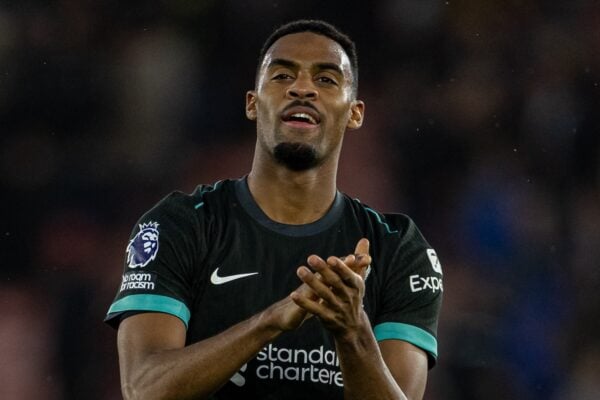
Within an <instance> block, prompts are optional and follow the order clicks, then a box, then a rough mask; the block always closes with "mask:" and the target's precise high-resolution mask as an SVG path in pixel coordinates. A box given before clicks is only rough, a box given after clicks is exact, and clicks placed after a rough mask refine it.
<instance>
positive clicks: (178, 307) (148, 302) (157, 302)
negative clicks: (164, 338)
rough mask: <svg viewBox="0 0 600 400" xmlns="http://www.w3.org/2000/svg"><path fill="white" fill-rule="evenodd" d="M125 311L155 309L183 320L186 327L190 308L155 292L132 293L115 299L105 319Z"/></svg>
mask: <svg viewBox="0 0 600 400" xmlns="http://www.w3.org/2000/svg"><path fill="white" fill-rule="evenodd" d="M126 311H155V312H161V313H166V314H171V315H173V316H175V317H177V318H179V319H180V320H182V321H183V323H184V324H185V327H186V329H187V327H188V322H189V321H190V310H189V308H187V306H186V305H185V304H184V303H182V302H181V301H179V300H176V299H174V298H172V297H168V296H161V295H157V294H134V295H130V296H127V297H123V298H122V299H120V300H117V301H115V302H114V303H113V304H112V305H111V306H110V309H109V310H108V314H107V319H110V318H111V317H112V316H114V315H115V314H118V313H122V312H126Z"/></svg>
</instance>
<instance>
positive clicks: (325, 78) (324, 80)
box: [317, 76, 338, 85]
mask: <svg viewBox="0 0 600 400" xmlns="http://www.w3.org/2000/svg"><path fill="white" fill-rule="evenodd" d="M317 82H320V83H325V84H328V85H337V84H338V83H337V82H336V81H335V80H334V79H332V78H330V77H328V76H319V77H318V78H317Z"/></svg>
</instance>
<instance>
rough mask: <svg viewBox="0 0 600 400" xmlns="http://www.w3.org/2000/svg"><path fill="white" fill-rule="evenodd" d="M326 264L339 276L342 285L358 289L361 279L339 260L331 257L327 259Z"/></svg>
mask: <svg viewBox="0 0 600 400" xmlns="http://www.w3.org/2000/svg"><path fill="white" fill-rule="evenodd" d="M327 264H328V265H329V266H330V267H331V269H332V270H333V271H334V272H335V273H336V274H337V275H338V276H339V278H340V279H341V281H342V282H343V283H344V285H346V286H349V287H352V288H356V289H358V288H360V282H359V281H362V277H361V276H360V274H357V273H356V272H354V271H353V270H352V269H351V268H350V267H348V266H347V265H346V264H345V263H344V262H343V261H342V260H341V259H339V258H338V257H333V256H332V257H329V258H328V259H327Z"/></svg>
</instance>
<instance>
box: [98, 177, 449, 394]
mask: <svg viewBox="0 0 600 400" xmlns="http://www.w3.org/2000/svg"><path fill="white" fill-rule="evenodd" d="M363 237H366V238H368V239H369V241H370V244H371V245H370V253H371V256H372V263H371V265H370V267H369V268H368V269H367V276H366V281H365V294H364V298H363V304H364V309H365V311H366V314H367V315H368V317H369V320H370V322H371V326H372V327H373V331H374V336H375V338H376V339H377V340H378V341H381V340H387V339H397V340H403V341H407V342H409V343H412V344H413V345H415V346H417V347H419V348H421V349H423V350H424V351H425V352H426V353H427V355H428V359H429V366H430V367H432V366H433V365H434V363H435V360H436V358H437V334H436V331H437V321H438V314H439V311H440V307H441V301H442V292H443V285H442V269H441V265H440V262H439V260H438V258H437V255H436V253H435V251H434V250H433V249H432V248H431V247H430V246H429V244H428V243H427V242H426V241H425V239H424V238H423V236H422V235H421V233H420V232H419V230H418V229H417V227H416V226H415V224H414V222H413V221H412V220H411V219H410V218H408V217H407V216H405V215H401V214H382V213H379V212H377V211H375V210H373V209H371V208H370V207H368V206H366V205H364V204H362V203H361V202H360V201H358V200H355V199H352V198H350V197H348V196H347V195H345V194H343V193H341V192H337V194H336V197H335V200H334V202H333V205H332V206H331V207H330V209H329V210H328V212H327V213H326V214H325V215H324V216H323V217H322V218H321V219H319V220H317V221H316V222H313V223H310V224H305V225H286V224H281V223H277V222H275V221H273V220H271V219H269V217H268V216H267V215H266V214H265V213H264V212H263V211H262V210H261V209H260V207H259V206H258V205H257V203H256V202H255V201H254V199H253V197H252V195H251V193H250V190H249V188H248V184H247V181H246V179H245V178H242V179H239V180H227V181H222V182H218V183H217V184H214V185H201V186H199V187H198V188H197V189H196V190H195V191H194V193H192V194H190V195H188V194H183V193H180V192H174V193H172V194H170V195H169V196H167V197H166V198H164V199H163V200H162V201H160V202H159V203H158V204H157V205H156V206H155V207H154V208H152V209H151V210H150V211H148V212H147V213H146V214H145V215H143V217H142V218H141V219H140V220H139V221H138V223H137V225H136V227H135V228H134V230H133V232H132V235H131V238H130V241H129V243H128V246H127V251H126V259H125V265H124V273H123V278H122V282H121V285H120V288H119V290H118V293H117V295H116V298H115V300H114V302H113V303H112V305H111V306H110V309H109V311H108V314H107V317H106V321H107V322H108V323H109V324H111V325H113V326H115V327H116V326H118V323H119V321H120V320H121V319H122V318H124V317H127V316H128V315H131V314H132V313H138V312H161V313H168V314H171V315H174V316H176V317H178V318H180V319H181V321H183V323H184V324H185V326H186V327H187V336H186V343H187V344H192V343H195V342H198V341H201V340H203V339H206V338H209V337H211V336H214V335H217V334H219V333H220V332H222V331H224V330H226V329H227V328H229V327H231V326H232V325H234V324H236V323H238V322H241V321H243V320H245V319H248V318H250V317H251V316H253V315H255V314H257V313H259V312H261V311H262V310H264V309H266V308H267V307H269V306H270V305H271V304H273V303H275V302H277V301H279V300H281V299H282V298H284V297H286V296H288V295H289V293H291V292H292V291H293V290H294V289H297V288H298V287H299V286H300V285H301V283H302V282H301V281H300V280H299V278H298V277H297V275H296V269H297V268H298V267H299V266H300V265H306V260H307V257H308V256H309V255H311V254H317V255H319V256H321V257H323V258H326V257H328V256H330V255H336V256H345V255H347V254H351V253H352V252H353V251H354V248H355V245H356V243H357V242H358V241H359V240H360V239H361V238H363ZM213 398H214V399H239V398H259V399H283V398H285V399H296V398H297V399H306V398H312V399H342V398H343V377H342V373H341V371H340V366H339V360H338V357H337V355H336V352H335V342H334V340H333V337H332V336H331V334H330V333H329V332H328V331H327V330H326V329H325V328H324V327H323V326H322V325H321V323H320V322H319V321H318V319H317V318H311V319H309V320H307V321H306V322H305V323H304V324H303V325H302V326H300V327H299V328H298V329H296V330H294V331H290V332H285V333H283V334H282V335H280V336H279V337H278V338H277V339H276V340H275V341H273V342H272V343H270V344H268V345H267V346H265V347H264V348H263V349H262V350H261V351H260V352H259V353H258V354H257V355H256V357H254V358H253V359H252V360H250V361H249V362H248V363H247V364H245V365H243V366H242V368H241V369H240V370H239V371H238V372H237V373H236V374H235V375H234V376H232V377H231V379H230V380H229V381H228V382H227V384H225V385H224V386H223V387H222V388H221V389H220V390H219V391H218V392H217V393H215V394H214V397H213Z"/></svg>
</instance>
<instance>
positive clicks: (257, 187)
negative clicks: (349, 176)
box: [248, 153, 337, 225]
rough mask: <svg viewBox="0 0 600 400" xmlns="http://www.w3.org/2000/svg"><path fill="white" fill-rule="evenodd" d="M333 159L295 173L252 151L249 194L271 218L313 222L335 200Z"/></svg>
mask: <svg viewBox="0 0 600 400" xmlns="http://www.w3.org/2000/svg"><path fill="white" fill-rule="evenodd" d="M333 159H335V157H334V158H333ZM334 161H335V162H333V161H330V162H329V163H328V162H325V163H323V164H321V165H319V166H317V167H315V168H313V169H310V170H307V171H300V172H298V171H291V170H289V169H287V168H286V167H284V166H281V165H279V164H275V163H274V162H264V160H261V159H260V156H259V155H257V154H256V153H255V156H254V161H253V163H252V170H251V171H250V174H249V175H248V187H249V188H250V193H252V197H254V200H255V201H256V203H257V204H258V206H259V207H260V208H261V209H262V211H263V212H264V213H265V214H266V215H267V216H268V217H269V218H270V219H272V220H273V221H276V222H279V223H283V224H290V225H302V224H308V223H311V222H315V221H317V220H318V219H320V218H321V217H323V216H324V215H325V214H326V213H327V211H328V210H329V208H330V207H331V205H332V204H333V201H334V199H335V194H336V173H337V159H335V160H334Z"/></svg>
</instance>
